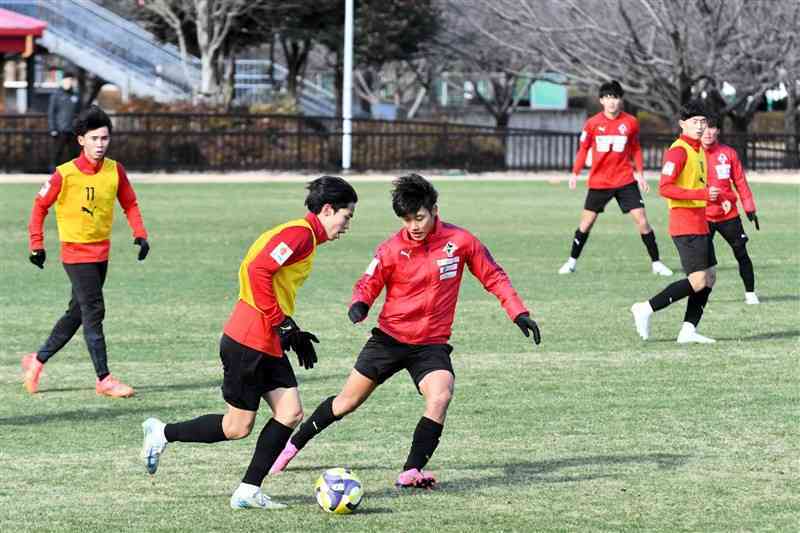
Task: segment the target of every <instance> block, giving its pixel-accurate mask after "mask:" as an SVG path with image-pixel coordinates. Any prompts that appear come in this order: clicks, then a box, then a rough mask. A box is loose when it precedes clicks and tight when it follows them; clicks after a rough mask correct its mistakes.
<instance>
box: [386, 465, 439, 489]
mask: <svg viewBox="0 0 800 533" xmlns="http://www.w3.org/2000/svg"><path fill="white" fill-rule="evenodd" d="M434 485H436V478H435V477H433V474H431V473H430V472H423V471H422V470H417V469H416V468H411V469H409V470H406V471H405V472H401V473H400V475H399V476H397V481H396V482H395V484H394V486H395V487H398V488H416V489H432V488H433V486H434Z"/></svg>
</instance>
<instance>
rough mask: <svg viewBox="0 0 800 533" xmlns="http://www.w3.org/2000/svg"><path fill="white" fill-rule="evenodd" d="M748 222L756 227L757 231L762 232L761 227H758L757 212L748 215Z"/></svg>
mask: <svg viewBox="0 0 800 533" xmlns="http://www.w3.org/2000/svg"><path fill="white" fill-rule="evenodd" d="M747 220H749V221H750V222H752V223H753V224H755V225H756V231H761V226H759V225H758V215H756V212H755V211H750V212H749V213H747Z"/></svg>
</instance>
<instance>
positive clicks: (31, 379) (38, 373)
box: [20, 352, 44, 394]
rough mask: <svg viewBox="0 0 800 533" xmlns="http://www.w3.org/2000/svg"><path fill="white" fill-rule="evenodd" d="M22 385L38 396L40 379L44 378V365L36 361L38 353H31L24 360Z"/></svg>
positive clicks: (22, 362)
mask: <svg viewBox="0 0 800 533" xmlns="http://www.w3.org/2000/svg"><path fill="white" fill-rule="evenodd" d="M20 364H21V365H22V372H23V376H22V384H23V385H24V386H25V390H27V391H28V392H29V393H31V394H36V392H37V391H38V390H39V378H40V377H42V369H43V368H44V363H42V362H41V361H39V360H38V359H36V352H32V353H29V354H28V355H26V356H24V357H23V358H22V361H21V362H20Z"/></svg>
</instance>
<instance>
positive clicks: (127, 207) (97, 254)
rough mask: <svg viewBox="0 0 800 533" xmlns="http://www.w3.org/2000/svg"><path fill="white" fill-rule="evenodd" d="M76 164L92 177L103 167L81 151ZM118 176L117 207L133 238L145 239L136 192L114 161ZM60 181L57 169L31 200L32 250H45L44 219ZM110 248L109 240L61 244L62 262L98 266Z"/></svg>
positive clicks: (52, 202)
mask: <svg viewBox="0 0 800 533" xmlns="http://www.w3.org/2000/svg"><path fill="white" fill-rule="evenodd" d="M75 165H76V166H77V167H78V169H79V170H80V171H81V172H83V173H84V174H95V173H97V171H98V170H100V169H101V168H102V167H103V162H102V161H98V162H97V164H96V165H93V164H92V162H91V161H89V160H88V159H87V158H86V155H85V154H84V152H81V155H80V156H79V157H78V158H77V159H75ZM117 173H118V174H119V184H118V186H117V200H118V201H119V205H121V206H122V210H123V211H125V216H126V217H127V219H128V225H129V226H130V227H131V229H132V230H133V238H134V239H135V238H137V237H143V238H145V239H146V238H147V231H146V230H145V229H144V222H143V221H142V213H141V211H139V204H138V203H137V202H136V193H135V192H134V191H133V187H132V186H131V183H130V181H129V180H128V175H127V174H126V173H125V169H124V168H123V167H122V163H120V162H119V161H117ZM61 182H62V178H61V174H59V173H58V170H56V171H55V172H54V173H53V175H52V176H50V178H49V179H48V180H47V181H46V182H45V184H44V185H42V188H41V190H39V194H37V195H36V199H35V200H34V201H33V209H32V210H31V218H30V221H29V222H28V236H29V239H28V241H29V245H30V249H31V251H33V250H41V249H44V219H45V217H47V213H48V211H49V210H50V207H51V206H52V205H53V204H54V203H55V201H56V200H57V199H58V195H59V193H60V192H61ZM110 248H111V241H110V240H104V241H100V242H90V243H78V242H62V243H61V261H62V262H64V263H68V264H70V263H99V262H101V261H106V260H108V251H109V249H110Z"/></svg>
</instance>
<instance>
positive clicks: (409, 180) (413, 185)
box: [392, 174, 439, 217]
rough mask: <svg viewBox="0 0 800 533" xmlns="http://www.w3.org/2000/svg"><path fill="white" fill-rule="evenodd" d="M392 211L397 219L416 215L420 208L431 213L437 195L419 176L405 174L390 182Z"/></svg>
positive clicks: (428, 183) (429, 184) (426, 181)
mask: <svg viewBox="0 0 800 533" xmlns="http://www.w3.org/2000/svg"><path fill="white" fill-rule="evenodd" d="M392 185H394V189H392V209H394V212H395V214H396V215H397V216H399V217H405V216H408V215H413V214H416V212H417V211H419V209H420V208H421V207H424V208H425V209H427V210H428V211H433V206H435V205H436V200H438V199H439V193H438V192H436V189H434V188H433V185H431V183H430V182H429V181H428V180H426V179H425V178H423V177H422V176H420V175H419V174H406V175H405V176H400V177H399V178H397V179H396V180H394V181H393V182H392Z"/></svg>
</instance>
